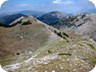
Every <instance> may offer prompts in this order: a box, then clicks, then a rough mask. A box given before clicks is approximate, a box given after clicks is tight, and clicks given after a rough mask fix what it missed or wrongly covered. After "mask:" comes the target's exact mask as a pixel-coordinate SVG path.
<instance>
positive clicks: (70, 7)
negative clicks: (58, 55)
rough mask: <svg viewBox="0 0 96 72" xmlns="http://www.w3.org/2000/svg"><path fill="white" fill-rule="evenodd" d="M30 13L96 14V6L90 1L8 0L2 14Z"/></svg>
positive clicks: (0, 10)
mask: <svg viewBox="0 0 96 72" xmlns="http://www.w3.org/2000/svg"><path fill="white" fill-rule="evenodd" d="M23 10H30V11H42V12H51V11H61V12H64V13H69V14H75V13H83V12H88V13H94V12H96V8H95V5H94V4H93V3H92V2H90V1H89V0H78V1H77V0H27V1H26V0H8V1H6V2H5V3H4V4H3V5H2V7H1V9H0V13H7V12H19V11H23Z"/></svg>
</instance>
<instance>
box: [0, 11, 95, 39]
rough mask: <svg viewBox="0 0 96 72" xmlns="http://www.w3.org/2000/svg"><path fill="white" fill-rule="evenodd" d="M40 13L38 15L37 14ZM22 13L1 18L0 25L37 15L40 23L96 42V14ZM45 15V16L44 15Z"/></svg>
mask: <svg viewBox="0 0 96 72" xmlns="http://www.w3.org/2000/svg"><path fill="white" fill-rule="evenodd" d="M37 13H38V14H37ZM37 13H36V12H35V11H34V12H33V11H26V10H25V11H21V12H20V13H17V14H10V15H6V16H3V17H1V18H0V23H2V24H6V25H9V24H10V23H12V22H13V21H14V20H16V19H18V18H20V17H27V16H32V15H35V14H37V15H38V16H39V14H40V17H37V18H38V19H39V20H40V21H42V22H44V23H46V24H48V25H51V26H53V27H55V28H57V29H59V30H63V31H71V32H75V33H77V34H80V35H88V36H89V37H91V38H93V39H94V40H96V20H95V19H96V14H95V13H92V14H90V13H82V14H75V15H68V14H65V13H63V12H58V11H53V12H49V13H46V14H43V13H42V12H40V13H39V12H37ZM42 14H43V15H42Z"/></svg>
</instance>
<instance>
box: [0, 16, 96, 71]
mask: <svg viewBox="0 0 96 72" xmlns="http://www.w3.org/2000/svg"><path fill="white" fill-rule="evenodd" d="M0 63H1V64H2V66H3V68H4V69H5V70H6V71H8V72H89V71H90V70H92V69H93V67H94V65H95V64H96V43H95V42H94V41H93V40H92V39H90V38H88V37H86V36H85V37H83V36H79V35H77V34H74V33H69V32H68V33H67V32H66V33H65V32H61V31H59V30H57V29H55V28H53V27H50V26H48V25H46V24H45V23H43V22H41V21H39V20H37V19H36V18H34V17H20V18H18V19H16V20H15V21H14V22H12V23H11V24H10V25H9V26H8V27H6V26H0Z"/></svg>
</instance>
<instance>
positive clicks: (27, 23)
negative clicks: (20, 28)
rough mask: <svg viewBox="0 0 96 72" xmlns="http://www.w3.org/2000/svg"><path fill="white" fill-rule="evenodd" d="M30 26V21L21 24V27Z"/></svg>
mask: <svg viewBox="0 0 96 72" xmlns="http://www.w3.org/2000/svg"><path fill="white" fill-rule="evenodd" d="M29 24H32V23H31V22H30V21H26V22H23V23H22V25H29Z"/></svg>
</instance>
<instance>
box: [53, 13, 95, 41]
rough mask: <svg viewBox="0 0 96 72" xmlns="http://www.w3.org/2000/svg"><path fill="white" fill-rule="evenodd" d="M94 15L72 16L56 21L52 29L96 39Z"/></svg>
mask: <svg viewBox="0 0 96 72" xmlns="http://www.w3.org/2000/svg"><path fill="white" fill-rule="evenodd" d="M95 19H96V14H95V13H94V14H86V13H84V14H79V15H72V16H69V17H68V18H66V19H61V20H60V21H58V22H57V23H56V24H55V25H54V27H56V28H58V29H60V30H66V31H71V32H75V33H77V34H80V35H88V36H89V37H91V38H93V39H94V40H95V39H96V20H95Z"/></svg>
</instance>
